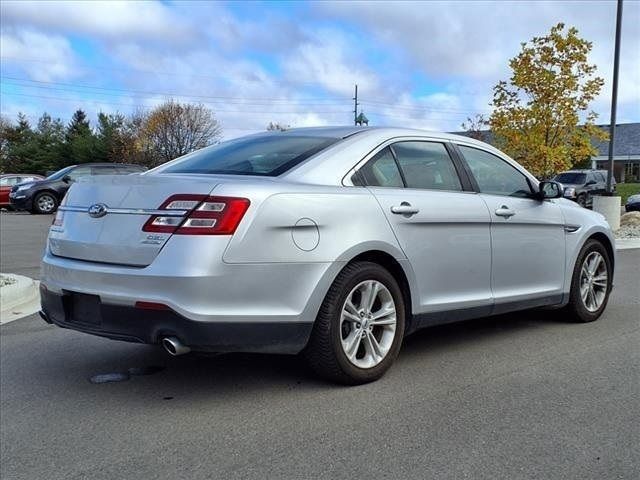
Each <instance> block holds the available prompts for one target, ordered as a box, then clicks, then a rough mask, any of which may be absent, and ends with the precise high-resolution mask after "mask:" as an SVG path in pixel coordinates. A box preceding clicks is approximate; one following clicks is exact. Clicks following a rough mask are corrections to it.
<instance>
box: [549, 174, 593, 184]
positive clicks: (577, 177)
mask: <svg viewBox="0 0 640 480" xmlns="http://www.w3.org/2000/svg"><path fill="white" fill-rule="evenodd" d="M586 180H587V175H586V174H584V173H576V172H567V173H561V174H560V175H556V178H555V181H556V182H560V183H569V184H574V185H580V184H581V183H585V181H586Z"/></svg>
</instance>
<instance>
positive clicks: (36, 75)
mask: <svg viewBox="0 0 640 480" xmlns="http://www.w3.org/2000/svg"><path fill="white" fill-rule="evenodd" d="M0 54H1V55H2V57H4V58H5V59H6V60H5V61H6V62H7V63H8V64H15V63H17V62H19V61H20V66H21V68H22V69H23V70H24V71H25V72H26V73H27V74H28V75H29V77H30V78H32V79H33V80H39V81H51V80H58V79H67V78H71V77H73V76H74V75H75V63H76V57H75V54H74V53H73V49H72V48H71V45H70V43H69V41H68V40H67V39H66V38H64V37H62V36H60V35H45V34H42V33H39V32H35V31H31V30H22V31H15V32H14V31H10V30H7V31H3V32H2V33H0ZM34 57H37V58H46V59H47V63H46V64H42V63H37V62H29V60H30V59H33V58H34Z"/></svg>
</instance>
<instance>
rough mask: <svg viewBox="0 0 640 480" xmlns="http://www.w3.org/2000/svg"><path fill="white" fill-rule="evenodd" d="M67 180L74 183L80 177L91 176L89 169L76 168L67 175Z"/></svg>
mask: <svg viewBox="0 0 640 480" xmlns="http://www.w3.org/2000/svg"><path fill="white" fill-rule="evenodd" d="M67 175H68V176H69V178H71V180H73V181H74V182H75V181H76V180H78V179H79V178H80V177H86V176H87V175H91V167H76V168H74V169H73V170H71V171H70V172H69V173H67Z"/></svg>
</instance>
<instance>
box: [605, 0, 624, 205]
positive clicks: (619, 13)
mask: <svg viewBox="0 0 640 480" xmlns="http://www.w3.org/2000/svg"><path fill="white" fill-rule="evenodd" d="M621 30H622V0H618V9H617V15H616V46H615V52H614V55H613V92H612V94H611V120H610V123H611V127H610V129H609V136H610V138H609V165H608V170H609V175H607V195H613V189H612V183H613V145H614V140H615V137H616V108H617V106H618V69H619V67H620V34H621Z"/></svg>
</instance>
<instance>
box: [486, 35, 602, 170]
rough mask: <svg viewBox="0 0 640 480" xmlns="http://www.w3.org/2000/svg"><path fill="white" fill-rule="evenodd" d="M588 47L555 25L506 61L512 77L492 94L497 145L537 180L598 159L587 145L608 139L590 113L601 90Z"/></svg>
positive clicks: (500, 83) (493, 129) (493, 130)
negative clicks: (591, 105) (593, 102)
mask: <svg viewBox="0 0 640 480" xmlns="http://www.w3.org/2000/svg"><path fill="white" fill-rule="evenodd" d="M591 47H592V44H591V42H588V41H586V40H584V39H582V38H580V37H579V36H578V30H577V29H575V28H569V29H568V30H565V26H564V24H562V23H559V24H557V25H556V26H554V27H552V28H551V31H550V32H549V34H548V35H546V36H543V37H534V38H533V39H532V40H531V41H530V42H528V43H522V49H521V51H520V53H519V54H518V55H517V56H516V57H514V58H512V59H511V60H510V61H509V66H510V67H511V70H512V75H511V78H510V79H509V81H508V82H506V81H500V82H499V83H498V84H497V85H496V86H495V87H494V89H493V102H492V106H493V107H494V110H493V113H492V114H491V117H490V118H489V122H488V123H489V125H490V127H491V130H492V132H493V134H494V135H495V139H496V143H497V145H498V146H499V147H500V148H501V149H502V150H503V151H504V152H506V153H507V154H509V155H510V156H511V157H513V158H514V159H515V160H517V161H518V162H519V163H521V164H522V165H524V166H525V167H526V168H527V169H528V170H529V171H530V172H532V173H533V174H534V175H537V176H538V177H542V178H547V177H550V176H552V175H553V174H555V173H557V172H559V171H562V170H566V169H568V168H571V166H572V165H575V164H576V163H580V162H582V161H584V160H585V159H586V158H588V157H590V156H592V155H594V154H596V149H595V148H594V147H593V146H592V143H591V140H592V139H598V140H605V139H606V138H607V133H606V132H604V131H603V130H602V129H600V128H598V127H597V126H596V125H595V120H596V117H597V114H596V113H595V112H593V111H589V104H590V102H591V101H592V100H593V99H594V98H596V97H597V96H598V94H599V93H600V90H601V88H602V86H603V85H604V80H603V79H602V78H600V77H597V76H594V74H595V71H596V66H595V65H592V64H589V62H588V59H587V55H588V54H589V52H590V51H591Z"/></svg>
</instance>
